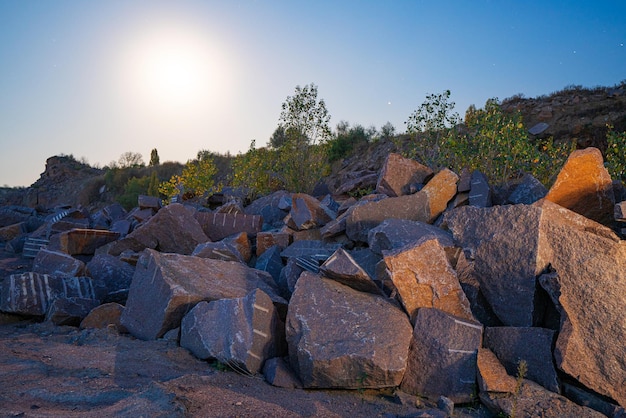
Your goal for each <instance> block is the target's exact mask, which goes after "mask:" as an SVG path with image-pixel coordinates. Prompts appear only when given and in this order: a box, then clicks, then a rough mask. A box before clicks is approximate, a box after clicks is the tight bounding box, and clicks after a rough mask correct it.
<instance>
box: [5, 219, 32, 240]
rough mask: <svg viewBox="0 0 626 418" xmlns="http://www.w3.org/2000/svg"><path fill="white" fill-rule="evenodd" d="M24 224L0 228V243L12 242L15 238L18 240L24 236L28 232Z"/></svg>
mask: <svg viewBox="0 0 626 418" xmlns="http://www.w3.org/2000/svg"><path fill="white" fill-rule="evenodd" d="M24 225H25V224H24V222H19V223H16V224H13V225H9V226H5V227H3V228H0V242H1V241H11V240H12V239H13V238H16V237H18V236H20V235H21V234H23V233H24V232H25V231H26V228H25V226H24Z"/></svg>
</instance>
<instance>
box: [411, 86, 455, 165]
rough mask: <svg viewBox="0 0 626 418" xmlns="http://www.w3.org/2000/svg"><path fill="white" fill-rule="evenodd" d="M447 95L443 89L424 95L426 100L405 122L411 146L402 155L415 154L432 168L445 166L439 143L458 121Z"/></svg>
mask: <svg viewBox="0 0 626 418" xmlns="http://www.w3.org/2000/svg"><path fill="white" fill-rule="evenodd" d="M450 94H451V93H450V90H445V91H444V92H443V93H441V94H429V95H427V96H426V100H425V101H424V102H423V103H422V104H421V105H420V107H419V108H418V109H417V110H416V111H415V112H413V113H412V114H411V115H410V116H409V119H408V120H407V121H406V122H405V123H406V130H407V134H409V135H410V136H411V140H412V141H411V142H412V145H413V146H412V147H411V149H409V150H408V151H405V152H404V154H405V156H409V157H416V158H417V159H418V161H420V162H421V163H422V164H426V165H428V166H430V167H431V168H434V169H436V168H439V167H441V166H444V165H446V155H445V154H444V153H443V152H442V146H443V142H444V141H446V137H447V136H448V133H449V131H450V129H451V128H453V127H455V126H456V125H457V124H458V123H459V122H460V118H459V114H458V113H456V112H454V105H455V104H454V102H451V101H450Z"/></svg>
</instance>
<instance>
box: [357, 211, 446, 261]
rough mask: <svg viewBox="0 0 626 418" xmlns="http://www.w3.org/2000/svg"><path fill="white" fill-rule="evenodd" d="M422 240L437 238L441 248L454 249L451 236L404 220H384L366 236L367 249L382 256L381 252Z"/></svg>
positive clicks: (432, 227)
mask: <svg viewBox="0 0 626 418" xmlns="http://www.w3.org/2000/svg"><path fill="white" fill-rule="evenodd" d="M423 238H437V240H438V241H439V243H440V244H441V245H442V246H443V247H454V240H453V239H452V235H451V234H450V233H449V232H447V231H444V230H442V229H441V228H437V227H436V226H433V225H430V224H427V223H425V222H419V221H409V220H406V219H386V220H384V221H383V222H381V223H380V224H379V225H378V226H377V227H375V228H372V229H370V231H369V233H368V235H367V243H368V245H369V248H370V249H371V250H372V251H373V252H375V253H377V254H382V253H383V250H387V251H390V250H395V249H398V248H401V247H404V246H405V245H408V244H410V243H415V242H417V241H420V240H422V239H423Z"/></svg>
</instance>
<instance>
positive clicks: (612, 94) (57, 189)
mask: <svg viewBox="0 0 626 418" xmlns="http://www.w3.org/2000/svg"><path fill="white" fill-rule="evenodd" d="M502 108H503V110H504V111H508V112H513V111H516V110H519V111H520V112H521V114H522V116H523V120H524V123H525V125H526V127H527V128H528V129H529V132H531V138H532V137H537V138H545V137H548V136H553V137H554V138H555V139H556V140H557V141H570V140H575V141H576V142H577V144H578V147H579V148H585V147H588V146H593V147H596V148H598V149H600V150H601V151H604V150H605V149H606V132H607V124H608V125H612V126H613V127H614V129H615V130H616V131H625V130H626V84H624V83H622V84H621V85H620V86H617V87H598V88H594V89H584V88H580V87H571V88H566V89H564V90H562V91H559V92H555V93H552V94H550V95H548V96H541V97H537V98H523V97H521V96H515V97H512V98H508V99H505V100H503V102H502ZM405 140H408V138H405ZM396 142H397V141H396ZM394 151H396V145H395V144H394V143H392V142H391V141H379V142H376V143H372V144H360V145H359V146H357V147H356V149H355V150H354V151H353V152H352V154H351V155H349V156H347V157H346V158H344V159H342V160H340V161H339V162H336V163H335V165H334V167H333V170H332V174H331V175H330V176H328V177H327V178H326V179H324V180H325V183H326V184H327V185H328V187H329V189H330V190H331V191H333V192H335V191H339V192H345V191H354V190H357V189H362V190H368V189H372V188H373V187H374V186H375V182H376V178H377V174H378V172H379V170H380V169H381V167H382V165H383V163H384V161H385V158H386V157H387V155H388V154H389V153H390V152H394ZM228 159H229V157H226V156H219V158H218V161H216V164H217V165H218V169H219V172H218V175H217V180H218V181H224V180H225V179H226V178H227V177H228V174H229V173H228V172H227V171H228V170H229V168H228V167H229V163H228ZM181 167H182V166H179V167H178V170H180V169H181ZM168 170H169V171H168ZM172 170H173V168H171V167H169V168H167V169H165V168H164V170H163V171H164V172H167V173H166V174H165V178H169V175H171V174H168V173H169V172H170V171H172ZM148 175H149V174H148ZM104 185H105V179H104V173H103V170H99V169H95V168H92V167H90V166H88V165H85V164H82V163H80V162H78V161H76V160H75V159H73V158H72V157H67V156H54V157H50V158H49V159H48V160H47V161H46V165H45V170H44V172H43V173H42V174H41V177H40V178H39V180H37V181H36V182H35V183H34V184H33V185H31V186H30V187H27V188H20V189H7V188H0V205H8V204H12V205H23V206H28V207H32V208H35V207H38V206H39V207H47V208H51V207H55V206H63V205H69V206H79V205H80V206H85V207H87V206H91V207H102V206H104V205H106V204H108V203H112V202H114V201H115V200H116V193H117V192H118V191H116V190H107V188H106V187H103V186H104ZM323 191H324V190H322V193H319V194H323Z"/></svg>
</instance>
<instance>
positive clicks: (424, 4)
mask: <svg viewBox="0 0 626 418" xmlns="http://www.w3.org/2000/svg"><path fill="white" fill-rule="evenodd" d="M624 16H626V1H624V0H615V1H603V0H596V1H573V0H569V1H552V0H538V1H537V0H524V1H522V0H515V1H514V0H498V1H496V0H491V1H489V0H472V1H470V0H466V1H461V0H458V1H445V0H440V1H436V0H432V1H420V0H406V1H404V0H393V1H383V0H379V1H368V0H359V1H352V0H343V1H342V0H328V1H327V0H315V1H301V0H290V1H287V0H285V1H270V0H257V1H253V0H230V1H212V0H202V1H191V0H178V1H159V0H150V1H136V0H106V1H82V0H81V1H78V0H54V1H47V0H20V1H17V0H0V186H9V187H17V186H30V185H31V184H32V183H34V182H35V181H36V180H37V179H38V178H39V176H40V174H41V173H42V172H43V171H44V169H45V161H46V159H47V158H49V157H51V156H54V155H61V154H64V155H73V156H74V157H75V158H76V159H78V160H83V161H86V162H88V163H89V164H91V165H92V166H97V167H103V166H106V165H108V164H110V163H111V162H112V161H117V160H118V159H119V157H120V156H121V155H122V154H123V153H126V152H133V153H140V154H141V155H142V156H143V160H144V161H145V162H146V163H147V162H148V161H149V160H150V152H151V150H152V149H155V148H156V149H157V151H158V154H159V157H160V160H161V162H165V161H178V162H181V163H185V162H186V161H188V160H189V159H193V158H195V157H196V155H197V153H198V151H200V150H209V151H214V152H219V153H226V152H230V153H231V154H233V155H235V154H237V153H240V152H246V150H248V148H249V147H250V143H251V141H252V140H255V141H256V145H257V146H264V145H265V144H267V142H268V140H269V138H270V136H271V135H272V133H273V132H274V130H275V129H276V127H277V126H278V121H279V116H280V111H281V104H282V103H283V102H284V101H285V100H286V98H287V97H288V96H291V95H293V94H294V91H295V87H296V86H305V85H307V84H311V83H314V84H315V85H317V87H318V99H324V101H325V103H326V106H327V109H328V111H329V113H330V115H331V127H332V128H334V127H335V126H336V125H337V124H338V123H339V122H340V121H347V122H348V123H349V124H350V125H352V126H354V125H357V124H360V125H363V126H364V127H369V126H372V125H373V126H375V127H376V128H378V129H380V127H381V126H383V125H384V124H385V123H387V122H391V124H392V125H394V126H395V128H396V132H398V133H402V132H404V131H405V124H404V123H405V121H406V120H407V119H408V117H409V116H410V115H411V113H413V112H414V111H415V110H416V109H418V108H419V106H420V105H421V104H422V103H423V102H424V100H425V97H426V95H428V94H439V93H442V92H443V91H445V90H447V89H449V90H450V91H451V100H452V101H454V102H455V103H456V108H455V110H456V111H457V112H458V113H459V114H460V115H461V116H463V114H464V113H465V110H466V109H467V107H468V106H469V105H471V104H474V105H476V106H477V107H482V106H483V105H484V104H485V101H486V100H487V99H489V98H493V97H497V98H499V99H505V98H507V97H511V96H513V95H516V94H523V95H524V96H525V97H536V96H540V95H544V94H550V93H552V92H554V91H558V90H561V89H563V88H564V87H566V86H571V85H582V86H584V87H596V86H613V85H616V84H618V83H620V82H621V81H623V80H625V79H626V47H624V44H626V18H624Z"/></svg>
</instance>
